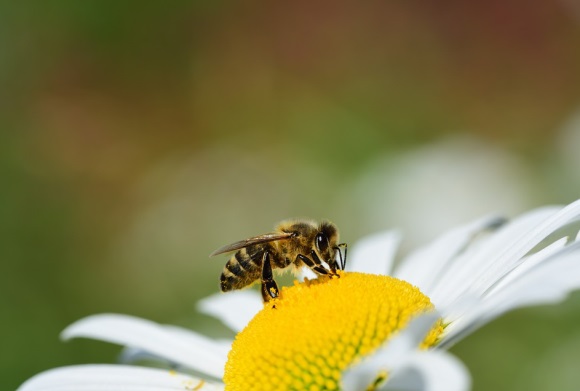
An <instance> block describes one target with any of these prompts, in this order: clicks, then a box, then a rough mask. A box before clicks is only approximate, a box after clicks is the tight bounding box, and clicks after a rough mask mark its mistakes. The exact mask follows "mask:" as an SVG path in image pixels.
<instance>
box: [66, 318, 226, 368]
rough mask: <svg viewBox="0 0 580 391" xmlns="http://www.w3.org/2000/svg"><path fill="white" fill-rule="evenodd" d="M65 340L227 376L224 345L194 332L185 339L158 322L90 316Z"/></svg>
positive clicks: (67, 334) (73, 326)
mask: <svg viewBox="0 0 580 391" xmlns="http://www.w3.org/2000/svg"><path fill="white" fill-rule="evenodd" d="M181 334H183V333H181ZM61 337H62V338H63V339H70V338H75V337H85V338H93V339H99V340H103V341H108V342H112V343H118V344H120V345H124V346H130V347H134V348H139V349H142V350H145V351H147V352H149V353H152V354H154V355H156V356H160V357H163V358H166V359H168V360H170V361H172V362H175V363H177V364H181V365H184V366H186V367H188V368H191V369H195V370H197V371H200V372H202V373H206V374H208V375H210V376H214V377H216V378H221V377H222V376H223V370H224V366H225V363H226V360H227V355H224V353H223V346H222V344H218V343H215V342H214V341H212V340H211V339H209V338H207V337H204V336H202V335H199V334H196V333H194V332H193V331H190V332H189V333H188V336H187V338H185V337H184V336H183V335H178V334H177V333H176V332H172V331H169V330H168V329H166V328H165V327H163V326H161V325H159V324H156V323H154V322H150V321H147V320H144V319H139V318H135V317H131V316H127V315H117V314H102V315H93V316H89V317H87V318H84V319H81V320H79V321H78V322H75V323H73V324H72V325H70V326H69V327H67V328H66V329H65V330H64V331H63V332H62V334H61Z"/></svg>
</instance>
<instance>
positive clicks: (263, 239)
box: [209, 232, 293, 257]
mask: <svg viewBox="0 0 580 391" xmlns="http://www.w3.org/2000/svg"><path fill="white" fill-rule="evenodd" d="M292 235H293V234H292V233H290V232H274V233H269V234H264V235H258V236H254V237H251V238H248V239H244V240H240V241H239V242H235V243H232V244H228V245H227V246H224V247H221V248H218V249H217V250H215V251H214V252H213V253H211V254H210V255H209V256H210V257H213V256H214V255H218V254H223V253H227V252H230V251H234V250H239V249H241V248H244V247H248V246H251V245H253V244H260V243H267V242H274V241H276V240H284V239H289V238H290V237H292Z"/></svg>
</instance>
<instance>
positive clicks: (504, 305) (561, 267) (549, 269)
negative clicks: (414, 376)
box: [440, 243, 580, 348]
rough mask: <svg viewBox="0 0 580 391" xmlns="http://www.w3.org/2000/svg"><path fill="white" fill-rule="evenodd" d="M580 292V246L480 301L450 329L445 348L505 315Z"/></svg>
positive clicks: (560, 254)
mask: <svg viewBox="0 0 580 391" xmlns="http://www.w3.org/2000/svg"><path fill="white" fill-rule="evenodd" d="M577 289H580V244H578V243H576V244H574V245H571V246H569V247H565V248H563V249H561V250H560V251H559V252H557V253H556V254H553V255H552V256H550V257H549V258H547V259H545V260H543V262H542V263H540V264H536V265H535V266H534V267H532V268H531V269H528V270H527V271H525V272H524V273H522V274H521V275H520V276H519V277H518V278H517V279H515V280H513V281H512V282H511V283H509V284H506V285H505V286H503V287H502V288H501V289H498V290H497V291H495V292H493V294H490V295H489V296H488V297H483V298H480V303H479V304H478V305H474V306H473V307H472V309H471V310H470V311H467V312H466V313H465V314H464V315H463V316H462V317H461V318H459V319H457V320H456V321H454V322H452V323H451V324H450V325H449V326H447V328H446V330H445V332H446V335H445V337H444V339H443V341H442V342H441V345H440V346H441V347H445V348H447V347H449V346H450V345H452V344H453V343H455V342H456V341H457V340H459V339H461V338H463V337H464V336H465V335H467V334H469V333H471V332H473V331H474V330H475V329H477V328H479V327H481V326H482V325H484V324H486V323H488V322H490V321H491V320H493V319H495V318H497V317H498V316H500V315H501V314H503V313H505V312H507V311H510V310H513V309H516V308H521V307H525V306H531V305H538V304H548V303H556V302H559V301H561V300H563V299H565V298H566V296H567V295H568V294H569V293H570V292H572V291H574V290H577Z"/></svg>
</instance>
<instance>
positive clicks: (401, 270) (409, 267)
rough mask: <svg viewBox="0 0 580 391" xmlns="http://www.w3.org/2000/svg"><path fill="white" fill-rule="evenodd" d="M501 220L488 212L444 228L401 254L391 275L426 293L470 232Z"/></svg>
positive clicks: (459, 249) (500, 222) (467, 238)
mask: <svg viewBox="0 0 580 391" xmlns="http://www.w3.org/2000/svg"><path fill="white" fill-rule="evenodd" d="M503 221H504V220H503V219H501V218H500V217H497V216H489V217H484V218H481V219H478V220H476V221H474V222H472V223H470V224H467V225H465V226H462V227H458V228H455V229H453V230H451V231H448V232H446V233H445V234H443V235H441V236H440V237H438V238H437V239H435V240H434V241H433V242H432V243H431V244H429V245H427V246H426V247H424V248H421V249H419V250H417V251H415V252H413V253H411V254H410V255H409V256H408V257H407V258H405V259H404V260H403V261H402V262H401V265H400V266H399V267H398V268H397V269H396V270H395V273H394V276H395V277H397V278H399V279H402V280H405V281H408V282H410V283H411V284H413V285H416V286H417V287H419V289H421V291H422V292H423V293H425V294H426V295H427V296H429V295H430V292H431V290H432V289H433V286H434V285H435V282H436V281H437V278H438V277H439V276H440V275H441V273H442V272H443V271H444V270H445V268H446V267H447V266H448V264H449V263H450V262H451V261H452V260H453V258H454V257H455V256H456V255H457V254H458V253H460V252H461V251H462V250H464V249H465V247H466V246H467V245H468V243H469V242H470V241H471V240H472V239H473V238H474V236H476V235H477V234H478V233H480V232H482V231H484V230H488V229H491V228H494V227H496V226H498V225H500V224H502V223H503Z"/></svg>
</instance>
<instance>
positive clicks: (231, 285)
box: [220, 248, 263, 292]
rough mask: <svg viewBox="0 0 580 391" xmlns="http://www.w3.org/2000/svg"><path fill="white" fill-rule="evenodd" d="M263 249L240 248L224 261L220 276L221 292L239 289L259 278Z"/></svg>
mask: <svg viewBox="0 0 580 391" xmlns="http://www.w3.org/2000/svg"><path fill="white" fill-rule="evenodd" d="M262 255H263V251H259V249H252V248H242V249H241V250H239V251H237V252H236V253H235V254H234V255H233V256H232V257H231V258H230V259H229V260H228V262H227V263H226V266H225V267H224V270H223V272H222V275H221V277H220V286H221V289H222V291H223V292H227V291H231V290H234V289H241V288H244V287H245V286H248V285H250V284H251V283H253V282H254V281H256V280H257V279H259V278H260V275H261V270H262Z"/></svg>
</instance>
